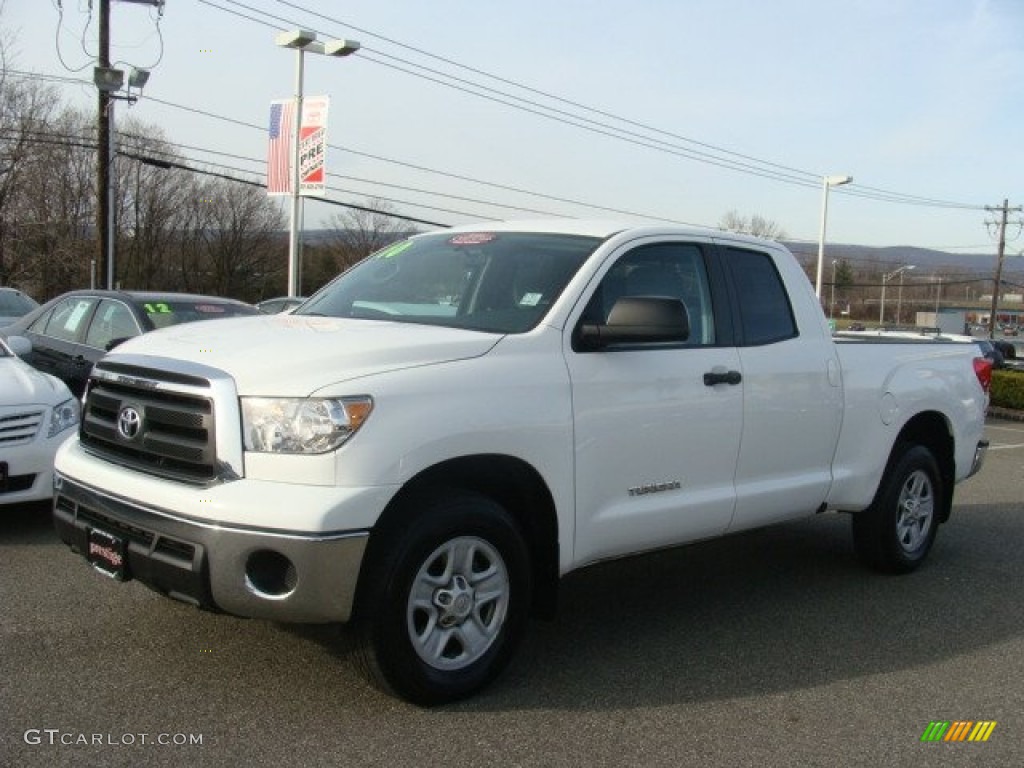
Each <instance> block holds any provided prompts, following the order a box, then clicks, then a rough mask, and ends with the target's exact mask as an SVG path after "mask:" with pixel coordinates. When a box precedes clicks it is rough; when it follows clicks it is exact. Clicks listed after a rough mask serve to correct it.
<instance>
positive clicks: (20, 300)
mask: <svg viewBox="0 0 1024 768" xmlns="http://www.w3.org/2000/svg"><path fill="white" fill-rule="evenodd" d="M38 306H39V304H38V303H37V302H36V301H35V300H34V299H30V298H29V297H28V296H26V295H25V294H23V293H16V292H14V291H0V315H2V316H4V317H21V316H22V315H27V314H28V313H29V312H31V311H32V310H33V309H35V308H36V307H38Z"/></svg>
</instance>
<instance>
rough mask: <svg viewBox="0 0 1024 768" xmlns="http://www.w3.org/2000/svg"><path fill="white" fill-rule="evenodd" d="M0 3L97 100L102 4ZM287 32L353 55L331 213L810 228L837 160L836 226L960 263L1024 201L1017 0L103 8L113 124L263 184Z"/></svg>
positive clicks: (385, 2) (322, 68) (310, 221)
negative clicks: (136, 83) (343, 41)
mask: <svg viewBox="0 0 1024 768" xmlns="http://www.w3.org/2000/svg"><path fill="white" fill-rule="evenodd" d="M2 1H3V6H2V11H0V27H2V28H3V29H4V30H5V31H6V32H7V33H8V36H9V38H10V40H9V44H8V50H7V54H8V68H9V69H10V70H13V71H14V72H15V73H16V74H17V75H18V76H25V74H24V73H32V76H33V77H43V78H46V79H47V81H48V82H52V83H54V84H55V86H56V88H57V89H58V93H59V94H60V97H61V99H62V101H63V102H65V103H67V104H68V105H69V106H76V107H79V108H81V109H83V110H85V111H86V112H87V113H88V112H95V110H96V95H95V94H96V92H95V87H94V86H93V85H92V84H91V80H92V66H93V65H94V64H95V57H96V53H97V17H98V6H99V0H93V2H92V3H90V2H89V0H60V2H58V0H2ZM91 5H94V6H95V7H93V8H92V9H91V10H90V6H91ZM295 28H303V29H309V30H313V31H315V32H317V33H318V34H319V36H320V38H321V39H331V38H347V39H354V40H358V41H359V42H360V43H361V45H362V48H361V49H360V51H359V52H357V53H356V54H354V55H352V56H349V57H346V58H343V59H336V58H328V57H326V56H319V55H314V54H307V55H306V56H305V58H304V61H305V72H304V78H303V85H304V93H305V95H307V96H321V95H326V96H328V97H329V98H330V117H329V128H328V142H329V144H330V146H331V149H330V150H329V152H328V157H327V169H328V174H329V186H330V188H331V192H330V194H329V196H330V197H331V198H332V199H335V200H340V201H343V202H349V203H355V204H365V203H366V201H367V199H368V198H369V197H377V198H383V199H387V200H390V201H392V202H391V205H392V206H393V208H394V209H395V210H396V211H398V212H400V213H403V214H405V215H408V216H410V217H414V218H419V219H422V220H423V221H429V222H434V223H436V224H445V225H450V224H461V223H467V222H474V221H480V222H485V221H487V220H493V219H523V218H547V217H549V216H572V217H577V218H605V219H607V218H614V219H627V220H630V221H638V222H642V221H650V220H666V221H673V222H682V223H687V224H697V225H702V226H710V227H715V226H718V225H719V224H720V223H721V221H722V219H723V217H724V216H725V215H726V214H727V213H729V212H735V213H736V214H738V215H739V216H743V217H750V216H755V215H756V216H760V217H762V218H764V219H767V220H769V221H771V222H774V223H775V224H776V225H778V226H779V227H780V228H781V229H782V230H783V231H784V233H785V235H786V236H787V238H789V239H793V240H805V241H808V242H815V243H816V242H817V241H818V238H819V227H820V221H821V212H822V203H823V198H824V197H825V196H824V194H823V178H824V177H826V176H845V175H849V176H852V177H853V182H852V183H851V184H847V185H845V186H837V187H834V188H831V190H830V192H829V195H828V216H827V226H828V228H827V239H828V241H830V242H837V243H848V244H858V245H872V246H896V245H909V246H918V247H923V248H936V249H939V250H948V251H951V252H961V253H995V250H996V240H995V237H994V235H993V233H992V228H991V227H989V226H987V225H986V222H991V221H994V220H995V219H996V218H997V214H996V213H995V212H993V211H987V210H986V206H987V207H991V208H998V207H1000V206H1002V204H1003V201H1004V200H1008V201H1009V205H1010V207H1015V206H1020V205H1021V204H1022V203H1024V145H1022V142H1021V137H1022V136H1024V99H1022V98H1020V95H1021V90H1022V89H1024V2H1022V0H928V1H927V2H923V1H922V0H771V1H770V2H766V1H765V0H557V2H550V0H545V1H543V2H542V1H541V0H517V2H515V3H497V2H479V1H478V2H469V1H468V0H429V1H426V0H346V1H345V2H338V1H337V0H331V1H330V2H328V1H327V0H295V1H294V2H291V1H289V2H283V1H281V0H244V1H243V2H239V1H237V0H167V2H166V3H165V5H164V6H163V8H162V13H158V11H157V10H156V9H155V8H154V7H152V6H151V5H146V4H140V3H139V2H138V1H137V0H136V1H135V2H126V1H124V0H113V2H112V11H111V41H112V48H111V51H112V55H111V58H112V60H114V61H115V62H118V63H117V66H119V67H123V68H128V67H130V66H135V67H139V68H146V69H150V70H151V76H150V80H149V82H148V84H147V85H146V87H145V89H144V90H143V92H142V94H141V97H140V98H139V100H138V101H137V102H136V103H135V104H134V105H132V106H128V105H127V104H126V103H125V102H119V103H118V106H117V111H116V112H117V120H118V121H121V120H124V119H126V118H127V117H129V116H130V117H132V118H134V119H136V120H139V121H142V122H144V123H146V124H148V125H152V126H158V127H159V129H160V130H161V131H162V132H163V135H164V137H165V138H166V139H167V140H169V141H171V142H172V143H174V144H176V145H178V146H180V147H182V151H183V153H184V154H185V155H186V157H187V158H188V159H189V162H190V163H194V164H196V165H197V166H199V167H203V168H207V169H209V170H214V171H218V172H229V173H234V174H236V175H240V176H243V177H244V178H249V179H257V180H263V177H264V174H265V158H266V143H267V124H268V115H269V105H270V102H271V101H272V100H274V99H283V98H289V97H290V96H292V95H293V91H294V86H295V74H296V55H295V53H294V52H293V51H290V50H286V49H283V48H279V47H277V46H276V45H275V44H274V38H275V36H276V34H277V33H278V32H279V31H282V30H286V29H295ZM18 73H20V74H18ZM54 78H59V79H54ZM215 153H216V154H215ZM232 169H234V170H232ZM340 210H341V209H340V208H338V207H335V206H330V205H326V204H323V203H316V202H309V203H307V206H306V224H307V226H318V225H322V224H325V223H326V222H327V221H328V220H329V218H330V217H331V216H333V215H334V214H336V213H337V212H338V211H340ZM1019 219H1020V214H1018V213H1012V214H1011V216H1010V220H1011V222H1014V221H1018V220H1019ZM1008 234H1009V235H1011V236H1015V237H1016V239H1013V240H1010V241H1009V242H1008V243H1007V253H1008V254H1017V253H1020V252H1021V251H1022V250H1024V236H1018V235H1019V233H1018V228H1017V227H1014V226H1011V227H1010V228H1009V230H1008Z"/></svg>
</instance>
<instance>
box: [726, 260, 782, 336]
mask: <svg viewBox="0 0 1024 768" xmlns="http://www.w3.org/2000/svg"><path fill="white" fill-rule="evenodd" d="M724 251H725V263H726V265H727V269H728V271H729V274H730V276H731V278H732V283H733V287H734V288H735V290H736V301H737V304H738V305H739V315H740V333H741V342H740V343H741V344H742V345H744V346H760V345H763V344H773V343H775V342H778V341H784V340H785V339H791V338H793V337H794V336H796V335H797V330H796V321H795V320H794V319H793V308H792V307H791V306H790V304H789V295H788V294H787V293H786V286H785V285H784V284H783V282H782V276H781V275H779V271H778V269H776V267H775V262H774V260H773V259H772V257H771V256H770V255H769V254H767V253H764V252H763V251H755V250H748V249H745V248H730V247H726V248H725V249H724Z"/></svg>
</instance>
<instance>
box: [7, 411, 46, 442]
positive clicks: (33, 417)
mask: <svg viewBox="0 0 1024 768" xmlns="http://www.w3.org/2000/svg"><path fill="white" fill-rule="evenodd" d="M43 414H44V412H43V411H21V412H18V413H3V412H0V446H3V447H5V448H6V447H8V446H13V445H22V444H24V443H31V442H32V440H33V439H34V438H35V436H36V435H37V434H38V433H39V428H40V427H41V426H42V424H43Z"/></svg>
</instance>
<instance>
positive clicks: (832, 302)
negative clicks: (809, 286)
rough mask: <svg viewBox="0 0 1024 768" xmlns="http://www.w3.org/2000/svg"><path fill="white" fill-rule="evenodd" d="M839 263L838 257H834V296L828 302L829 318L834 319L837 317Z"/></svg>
mask: <svg viewBox="0 0 1024 768" xmlns="http://www.w3.org/2000/svg"><path fill="white" fill-rule="evenodd" d="M838 263H839V261H838V260H837V259H832V296H831V297H830V298H829V302H828V319H829V320H832V319H833V318H834V317H835V312H836V265H837V264H838Z"/></svg>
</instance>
